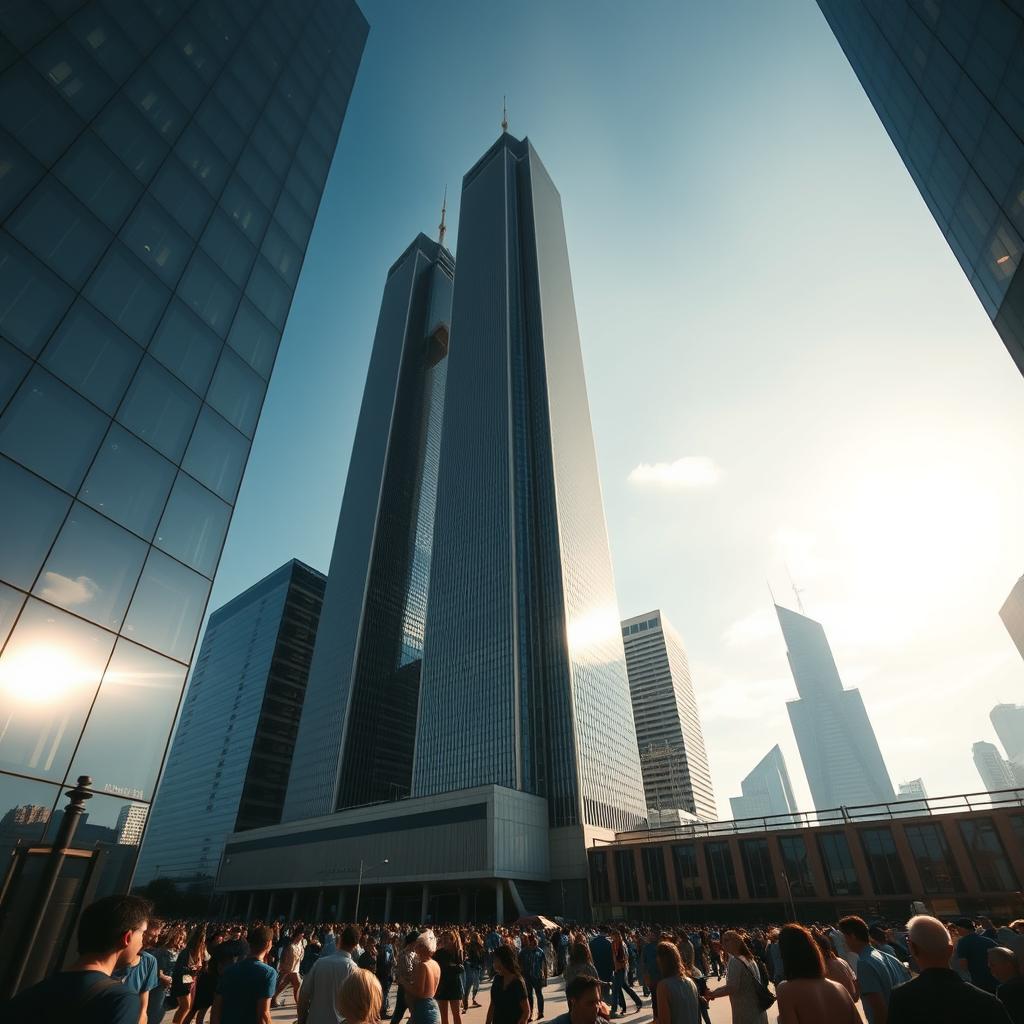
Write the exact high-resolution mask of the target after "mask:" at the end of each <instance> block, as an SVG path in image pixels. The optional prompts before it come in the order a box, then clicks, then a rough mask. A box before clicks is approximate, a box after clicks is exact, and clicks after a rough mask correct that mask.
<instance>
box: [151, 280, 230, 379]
mask: <svg viewBox="0 0 1024 1024" xmlns="http://www.w3.org/2000/svg"><path fill="white" fill-rule="evenodd" d="M223 344H224V342H223V341H221V339H220V338H218V337H217V335H216V334H214V333H213V331H211V330H210V329H209V327H207V326H206V325H205V324H204V323H203V322H202V321H201V320H200V319H199V318H198V317H197V316H195V315H194V314H193V313H192V311H191V310H189V309H188V308H187V307H186V306H185V305H184V303H182V302H181V301H180V300H178V299H176V298H175V299H172V300H171V304H170V305H169V306H168V307H167V312H166V313H165V314H164V318H163V321H162V322H161V324H160V326H159V327H158V328H157V332H156V334H155V335H154V336H153V341H152V342H151V343H150V346H149V354H150V355H151V356H153V358H154V359H159V360H160V362H161V363H163V365H164V366H166V367H167V369H169V370H170V371H171V372H172V373H174V375H175V376H176V377H178V379H179V380H182V381H184V382H185V383H186V384H187V385H188V386H189V387H190V388H191V389H192V390H193V391H195V392H196V394H198V395H204V394H206V388H207V386H208V385H209V383H210V378H211V377H212V376H213V370H214V367H215V366H216V365H217V357H218V356H219V355H220V350H221V348H222V347H223Z"/></svg>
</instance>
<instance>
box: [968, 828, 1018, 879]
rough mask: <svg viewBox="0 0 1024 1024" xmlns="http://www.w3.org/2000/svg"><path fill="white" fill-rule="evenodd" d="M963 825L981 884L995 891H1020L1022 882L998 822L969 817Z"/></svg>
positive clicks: (972, 862)
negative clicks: (1016, 873) (1013, 864)
mask: <svg viewBox="0 0 1024 1024" xmlns="http://www.w3.org/2000/svg"><path fill="white" fill-rule="evenodd" d="M959 825H960V834H961V835H962V836H963V839H964V845H965V846H966V847H967V852H968V854H969V855H970V856H969V859H970V861H971V864H972V865H973V867H974V871H975V874H976V875H977V876H978V885H979V886H981V888H982V889H985V890H989V891H992V892H1016V891H1017V890H1018V889H1019V888H1020V883H1019V882H1018V881H1017V876H1016V875H1015V874H1014V870H1013V867H1012V866H1011V864H1010V861H1009V859H1008V858H1007V856H1006V849H1005V847H1004V846H1003V841H1002V839H1000V837H999V831H998V829H997V828H996V826H995V822H994V821H993V820H992V819H991V818H965V819H964V820H963V821H961V822H959Z"/></svg>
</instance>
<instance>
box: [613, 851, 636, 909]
mask: <svg viewBox="0 0 1024 1024" xmlns="http://www.w3.org/2000/svg"><path fill="white" fill-rule="evenodd" d="M614 857H615V877H616V880H617V881H618V883H619V899H620V900H621V901H622V902H623V903H635V902H636V901H637V900H638V899H639V898H640V889H639V887H638V885H637V881H636V862H635V861H634V860H633V851H632V850H615V851H614Z"/></svg>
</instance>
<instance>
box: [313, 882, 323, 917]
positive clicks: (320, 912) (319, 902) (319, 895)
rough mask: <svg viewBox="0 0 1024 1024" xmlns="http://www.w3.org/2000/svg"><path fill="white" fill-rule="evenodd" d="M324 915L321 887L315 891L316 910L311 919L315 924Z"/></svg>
mask: <svg viewBox="0 0 1024 1024" xmlns="http://www.w3.org/2000/svg"><path fill="white" fill-rule="evenodd" d="M323 916H324V891H323V889H317V891H316V912H315V913H314V914H313V920H314V921H316V923H317V924H319V923H320V921H322V920H323Z"/></svg>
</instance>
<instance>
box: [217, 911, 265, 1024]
mask: <svg viewBox="0 0 1024 1024" xmlns="http://www.w3.org/2000/svg"><path fill="white" fill-rule="evenodd" d="M273 944H274V933H273V931H272V930H271V929H270V928H267V927H266V926H265V925H263V926H261V927H259V928H253V929H252V930H251V931H250V932H249V956H248V957H247V958H246V959H245V960H239V962H238V963H236V964H232V965H231V966H230V967H228V968H227V969H226V970H225V971H224V973H223V974H221V976H220V980H219V981H218V982H217V995H216V998H215V999H214V1001H213V1012H212V1014H211V1015H210V1024H270V1000H271V999H272V998H273V997H274V992H275V990H276V989H277V971H275V970H274V968H273V967H271V966H270V965H269V964H265V963H264V962H263V958H264V957H265V956H266V955H267V954H268V953H269V952H270V947H271V946H272V945H273Z"/></svg>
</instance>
